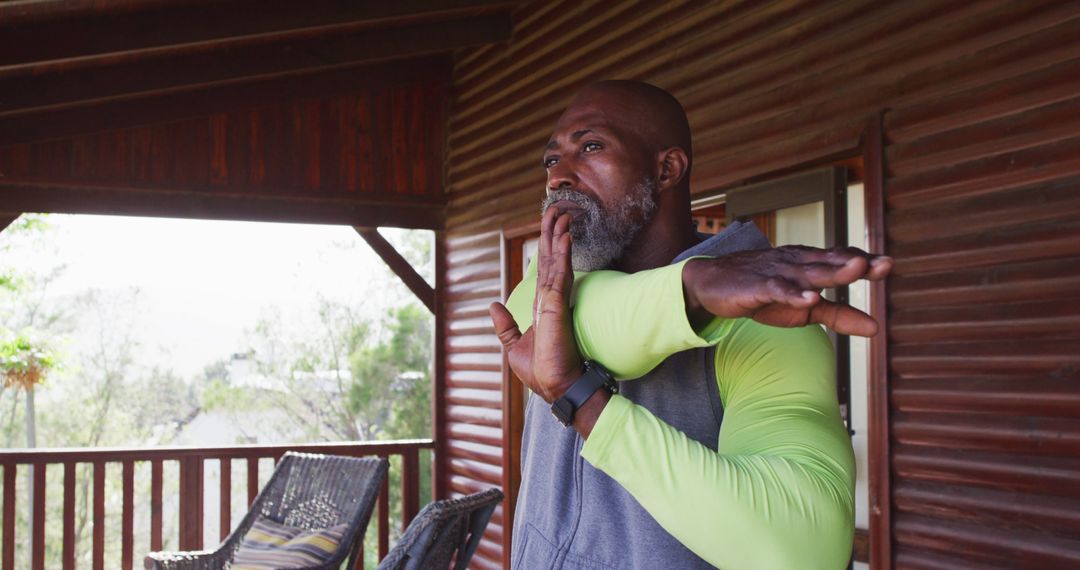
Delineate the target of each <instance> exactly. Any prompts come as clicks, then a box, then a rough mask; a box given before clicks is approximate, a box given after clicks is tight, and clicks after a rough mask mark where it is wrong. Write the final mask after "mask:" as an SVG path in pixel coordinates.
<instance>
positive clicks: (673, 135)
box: [567, 80, 693, 158]
mask: <svg viewBox="0 0 1080 570" xmlns="http://www.w3.org/2000/svg"><path fill="white" fill-rule="evenodd" d="M582 106H598V107H600V108H604V109H607V110H608V111H609V112H611V113H613V114H616V115H617V116H618V118H619V121H620V123H621V124H622V125H624V126H625V127H626V128H627V129H628V130H630V131H631V132H633V134H635V135H636V137H637V138H638V139H639V142H640V144H642V145H644V148H645V150H646V151H648V152H650V153H653V152H656V151H660V150H664V149H667V148H671V147H679V148H681V149H683V151H685V152H686V156H687V158H691V157H692V156H693V151H692V149H691V141H690V123H689V121H687V119H686V111H684V110H683V107H682V104H681V103H679V100H678V99H676V98H675V96H674V95H672V94H671V93H668V92H667V91H664V90H663V89H661V88H659V87H657V86H655V85H651V84H649V83H645V82H642V81H630V80H607V81H598V82H596V83H593V84H591V85H589V86H588V87H586V88H585V89H583V90H582V91H581V92H580V93H579V94H578V96H577V97H575V98H574V101H573V102H572V103H571V104H570V106H569V107H568V108H567V113H569V112H570V111H571V110H573V109H575V108H580V107H582Z"/></svg>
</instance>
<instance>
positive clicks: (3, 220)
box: [0, 212, 22, 232]
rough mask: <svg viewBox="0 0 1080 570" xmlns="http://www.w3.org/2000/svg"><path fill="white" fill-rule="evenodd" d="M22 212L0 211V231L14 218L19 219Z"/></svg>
mask: <svg viewBox="0 0 1080 570" xmlns="http://www.w3.org/2000/svg"><path fill="white" fill-rule="evenodd" d="M21 215H22V214H15V213H11V212H0V232H2V231H4V230H6V229H7V227H8V226H10V225H11V224H12V222H14V221H15V220H17V219H19V216H21Z"/></svg>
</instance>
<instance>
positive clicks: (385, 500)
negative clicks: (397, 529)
mask: <svg viewBox="0 0 1080 570" xmlns="http://www.w3.org/2000/svg"><path fill="white" fill-rule="evenodd" d="M389 551H390V477H387V478H386V479H383V482H382V488H380V489H379V560H382V559H383V558H386V553H387V552H389Z"/></svg>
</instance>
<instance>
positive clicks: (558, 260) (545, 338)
mask: <svg viewBox="0 0 1080 570" xmlns="http://www.w3.org/2000/svg"><path fill="white" fill-rule="evenodd" d="M569 226H570V216H569V215H568V214H563V215H561V216H559V215H558V212H557V211H556V210H555V209H554V208H552V209H549V210H548V212H546V213H545V214H544V217H543V219H542V221H541V229H540V247H539V251H538V256H537V261H536V263H537V279H536V296H535V299H534V301H533V324H532V326H531V327H529V329H528V330H526V331H525V333H524V334H521V333H520V332H519V331H518V328H517V326H516V325H515V324H514V321H513V317H511V316H510V314H509V312H508V311H507V310H506V308H505V307H504V306H503V305H502V304H499V303H495V304H493V305H492V306H491V318H492V321H493V323H494V324H495V330H496V331H497V332H498V335H499V340H500V341H501V342H502V344H503V346H504V347H505V348H506V352H507V360H508V361H509V364H510V369H511V370H513V371H514V374H515V375H517V377H518V378H520V379H521V381H522V382H523V383H525V385H527V386H528V387H529V388H530V389H531V390H533V391H534V392H536V393H537V394H539V395H540V396H541V397H543V398H544V400H546V401H547V402H553V401H555V400H557V399H559V398H560V397H562V395H563V394H564V393H565V392H566V390H568V389H569V387H570V386H571V385H572V384H573V383H574V381H575V380H577V378H578V377H580V376H581V370H582V362H581V355H580V353H579V352H578V349H577V344H576V343H575V341H574V334H573V325H572V320H571V319H572V313H571V310H570V292H571V290H572V287H573V280H574V275H573V270H572V269H571V266H570V252H571V238H570V233H569Z"/></svg>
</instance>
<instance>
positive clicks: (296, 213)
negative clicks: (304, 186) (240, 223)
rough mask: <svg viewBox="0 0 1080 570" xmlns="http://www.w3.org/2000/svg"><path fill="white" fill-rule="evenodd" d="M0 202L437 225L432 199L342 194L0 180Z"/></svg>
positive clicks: (439, 208) (24, 207)
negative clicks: (327, 195) (277, 193)
mask: <svg viewBox="0 0 1080 570" xmlns="http://www.w3.org/2000/svg"><path fill="white" fill-rule="evenodd" d="M0 203H2V204H4V207H5V208H6V209H12V210H18V211H22V212H47V213H65V214H106V215H119V216H157V217H164V218H195V219H211V220H246V221H262V222H295V223H306V224H341V225H348V226H371V227H374V226H394V227H402V228H412V229H429V230H431V229H439V228H442V227H443V225H444V220H445V217H446V215H445V212H444V210H445V206H444V205H443V204H441V203H437V202H433V201H428V202H424V201H417V200H415V197H414V199H413V200H411V201H405V200H388V199H364V198H357V199H341V198H320V197H317V196H297V195H293V196H273V195H265V194H264V195H257V194H256V195H252V194H241V193H235V192H195V191H190V190H162V189H153V190H150V189H140V188H116V187H101V186H75V185H61V184H48V183H31V182H19V181H11V180H4V181H0Z"/></svg>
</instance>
